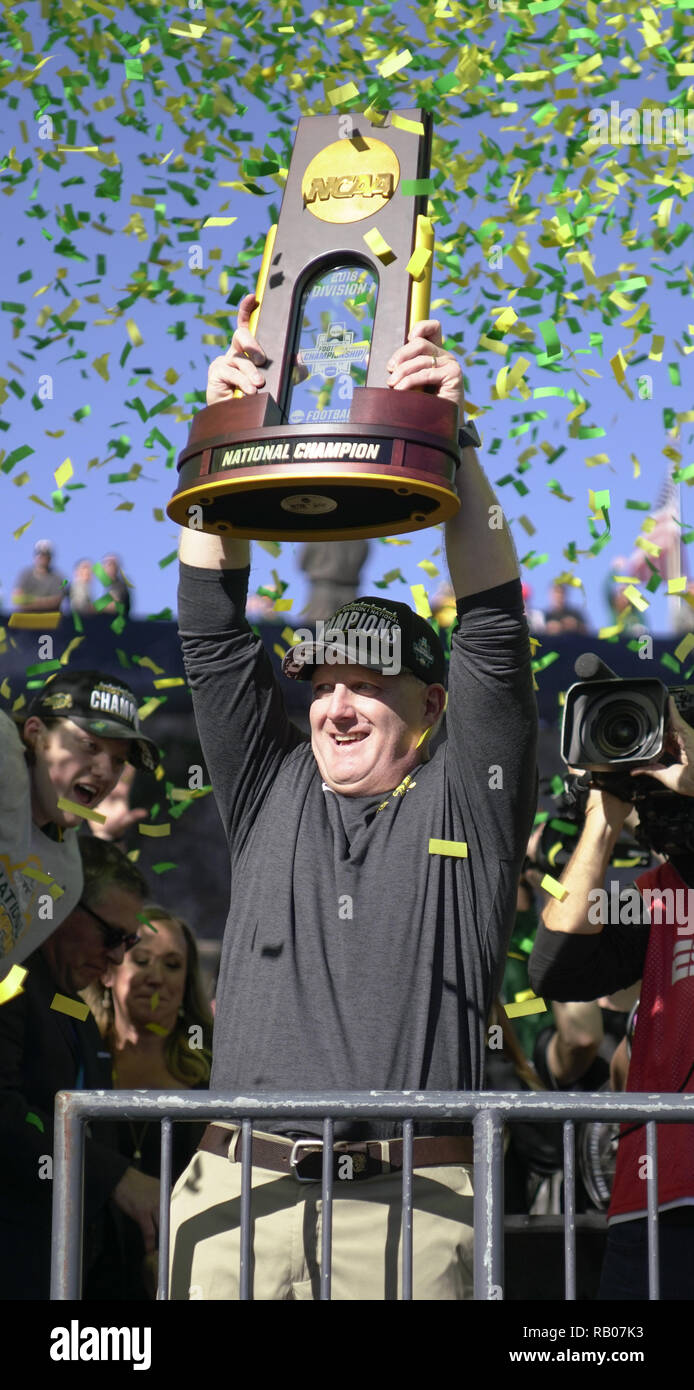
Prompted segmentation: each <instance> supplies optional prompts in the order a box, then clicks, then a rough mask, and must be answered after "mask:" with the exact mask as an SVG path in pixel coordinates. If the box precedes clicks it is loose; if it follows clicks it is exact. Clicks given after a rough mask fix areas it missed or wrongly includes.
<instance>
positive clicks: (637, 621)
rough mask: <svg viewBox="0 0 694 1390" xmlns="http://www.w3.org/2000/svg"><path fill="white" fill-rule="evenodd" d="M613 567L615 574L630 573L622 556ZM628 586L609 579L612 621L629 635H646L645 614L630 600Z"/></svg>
mask: <svg viewBox="0 0 694 1390" xmlns="http://www.w3.org/2000/svg"><path fill="white" fill-rule="evenodd" d="M612 568H613V570H614V573H615V574H620V575H626V574H628V573H629V561H628V560H625V559H624V558H623V557H622V556H620V557H619V558H618V559H617V560H615V562H614V565H613V567H612ZM636 582H638V581H636ZM627 587H628V586H627V584H626V583H624V584H616V583H614V582H613V580H612V579H611V578H608V580H607V583H606V585H605V598H606V599H607V602H608V605H609V609H610V617H611V620H612V623H613V624H616V625H618V626H619V627H620V628H621V630H622V632H625V633H627V634H628V636H629V637H646V636H647V635H648V628H647V627H646V624H645V623H644V621H643V614H642V613H639V612H638V611H637V609H636V608H634V605H633V604H632V603H630V602H629V599H628V598H627V596H626V593H625V589H626V588H627ZM692 617H694V614H692Z"/></svg>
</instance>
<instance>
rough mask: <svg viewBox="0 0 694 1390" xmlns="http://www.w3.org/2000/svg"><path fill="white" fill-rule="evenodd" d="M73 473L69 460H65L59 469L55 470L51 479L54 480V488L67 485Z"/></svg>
mask: <svg viewBox="0 0 694 1390" xmlns="http://www.w3.org/2000/svg"><path fill="white" fill-rule="evenodd" d="M74 471H75V470H74V468H73V467H72V463H71V462H70V459H65V460H64V462H63V463H61V465H60V467H59V468H56V470H55V473H54V474H53V477H54V478H55V485H56V487H63V486H64V484H65V483H69V481H70V479H71V477H72V475H73V473H74Z"/></svg>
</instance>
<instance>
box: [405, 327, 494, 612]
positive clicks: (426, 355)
mask: <svg viewBox="0 0 694 1390" xmlns="http://www.w3.org/2000/svg"><path fill="white" fill-rule="evenodd" d="M388 365H389V369H390V368H392V370H390V375H389V380H388V385H389V386H392V388H393V389H394V390H396V391H403V390H404V391H406V390H412V389H413V388H414V389H419V390H424V389H427V388H428V389H432V388H435V390H436V394H437V395H438V396H441V397H442V398H443V399H444V400H448V401H453V403H454V404H455V405H457V406H458V410H459V418H460V423H461V424H462V423H463V374H462V371H461V369H460V364H459V363H458V361H457V359H456V358H455V357H454V356H453V355H452V353H450V352H447V351H446V350H445V348H444V347H443V340H442V337H441V325H440V323H439V322H438V321H437V320H436V319H423V320H422V321H421V322H420V323H416V324H415V325H414V328H413V329H412V330H411V332H410V334H409V336H408V339H407V342H406V343H404V344H403V346H402V347H400V348H398V349H397V351H396V352H394V353H393V356H392V357H391V359H390V362H389V364H388ZM456 487H457V489H458V496H459V498H460V511H459V512H457V513H456V515H455V516H454V517H452V518H451V520H450V521H447V522H446V556H447V559H448V568H449V570H450V575H451V582H452V584H453V588H454V590H455V596H456V598H465V597H466V596H467V595H468V594H479V593H482V592H483V590H485V589H493V588H495V587H496V585H497V584H506V583H507V582H508V580H510V579H517V578H518V560H517V558H516V552H515V550H514V546H513V541H512V539H511V533H510V531H509V529H508V526H507V525H506V521H505V519H504V517H503V514H502V511H501V508H500V506H499V504H498V503H497V500H496V497H495V496H494V493H493V491H492V488H491V485H490V483H489V481H488V479H487V478H486V477H485V474H484V472H483V471H482V468H481V466H480V461H479V459H478V457H477V453H476V452H475V450H474V449H473V448H472V447H468V448H465V449H463V451H462V456H461V460H460V465H459V467H458V471H457V473H456Z"/></svg>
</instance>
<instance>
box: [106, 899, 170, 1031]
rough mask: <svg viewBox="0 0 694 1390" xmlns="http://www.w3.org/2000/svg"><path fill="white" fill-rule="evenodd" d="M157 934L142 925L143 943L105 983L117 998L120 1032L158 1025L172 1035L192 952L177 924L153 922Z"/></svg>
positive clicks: (115, 1014) (116, 1005) (131, 952)
mask: <svg viewBox="0 0 694 1390" xmlns="http://www.w3.org/2000/svg"><path fill="white" fill-rule="evenodd" d="M150 920H151V923H152V926H153V927H156V931H154V932H152V931H149V930H148V928H147V927H146V926H142V925H141V926H140V927H139V931H140V940H139V942H138V944H137V946H133V948H132V951H128V954H127V955H126V957H125V959H124V961H123V963H122V964H121V965H119V966H117V967H116V968H114V969H111V970H109V972H108V974H106V975H105V976H104V984H106V985H109V986H110V988H111V991H112V996H113V1009H114V1016H115V1022H116V1030H117V1032H118V1033H121V1032H123V1031H125V1030H127V1029H130V1028H133V1027H134V1028H136V1029H138V1030H142V1029H146V1027H147V1024H148V1023H156V1024H157V1025H158V1027H160V1028H165V1029H166V1031H167V1033H170V1032H171V1030H172V1028H173V1027H174V1024H175V1022H176V1018H177V1016H178V1010H179V1009H180V1007H181V1004H182V1003H183V995H184V993H185V984H186V969H187V960H188V950H187V946H186V939H185V937H184V935H183V932H182V930H181V928H180V927H179V925H178V923H177V922H161V921H159V920H158V919H157V918H156V917H153V918H151V919H150Z"/></svg>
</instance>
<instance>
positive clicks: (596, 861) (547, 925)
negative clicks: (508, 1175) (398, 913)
mask: <svg viewBox="0 0 694 1390" xmlns="http://www.w3.org/2000/svg"><path fill="white" fill-rule="evenodd" d="M668 712H669V724H668V730H667V734H666V738H665V743H664V748H663V753H664V755H665V759H666V760H663V761H660V762H658V763H653V764H651V765H650V766H648V767H647V768H646V767H642V768H640V769H639V770H638V772H632V773H631V776H632V777H634V776H637V775H640V776H642V777H643V776H644V775H646V776H648V777H649V778H650V779H652V780H653V781H654V782H655V783H660V784H661V786H662V787H663V788H664V789H665V791H666V792H669V793H671V794H674V795H675V796H676V797H694V731H693V730H692V729H691V728H690V727H689V725H688V724H687V723H686V722H685V720H684V719H683V718H682V717H681V715H680V714H679V712H678V710H677V708H676V705H675V703H674V701H673V699H672V698H670V699H669V700H668ZM668 755H669V756H670V757H671V758H672V760H673V761H671V762H670V763H669V765H668V762H667V757H668ZM623 788H624V783H623V781H622V783H621V786H620V790H622V789H623ZM657 791H658V788H657V786H656V787H654V792H657ZM667 800H668V801H670V797H668V798H667ZM630 809H631V803H630V802H629V801H627V800H625V799H623V798H622V797H621V796H616V795H613V794H612V793H611V792H609V791H605V790H604V789H593V790H592V791H591V792H590V794H589V796H588V801H587V804H586V813H585V824H584V827H583V830H582V833H581V835H580V838H579V840H578V843H577V846H576V849H575V851H574V854H573V855H572V857H571V859H570V861H569V863H568V864H567V866H566V868H565V870H564V872H563V873H562V876H561V882H562V885H563V887H564V888H565V890H566V896H565V897H564V898H563V900H562V901H559V900H558V899H554V898H553V899H552V900H551V901H550V902H549V903H548V905H547V907H546V909H545V912H544V914H543V920H542V923H541V925H540V928H539V931H538V934H537V937H536V941H535V948H534V951H533V955H532V957H531V962H530V981H531V984H532V986H533V988H534V989H535V991H536V992H537V993H538V994H543V995H548V996H549V997H551V998H553V999H560V1000H562V999H563V1000H575V999H579V1000H581V999H584V1000H588V999H594V998H595V996H596V995H597V994H611V993H613V992H615V991H616V990H619V989H623V988H625V987H627V986H628V985H632V984H634V982H635V981H637V980H638V979H639V978H641V977H643V984H642V988H641V999H640V1005H639V1013H638V1027H637V1028H636V1030H635V1033H634V1039H633V1050H632V1056H631V1063H630V1067H629V1074H628V1079H627V1090H629V1091H636V1092H646V1091H651V1092H652V1091H666V1092H688V1093H691V1092H694V1056H690V1054H691V1053H692V1051H693V1050H694V1049H693V1048H692V1042H691V1031H692V1030H691V1018H692V1011H693V1007H694V971H692V973H690V970H691V965H690V960H691V950H690V949H689V947H690V946H691V942H689V940H688V938H689V937H690V935H691V934H692V932H694V914H693V915H692V918H691V919H689V918H687V919H685V921H681V920H680V921H679V923H678V916H679V914H678V913H676V912H670V913H667V914H666V920H665V921H662V916H663V913H662V902H661V904H660V910H658V895H659V894H662V895H663V899H664V895H665V890H667V889H670V890H671V893H670V895H669V896H670V897H671V900H672V901H674V900H675V896H676V890H677V889H679V890H680V891H681V893H682V892H684V894H686V891H687V887H688V886H689V885H694V856H693V855H692V854H691V852H683V853H681V854H680V853H677V854H673V853H672V852H671V855H670V857H669V858H667V859H665V860H664V861H663V862H661V863H659V864H658V865H657V866H656V867H655V868H653V869H650V870H648V871H647V872H645V873H642V874H640V875H639V877H638V878H637V879H636V887H637V889H638V890H639V892H640V893H641V894H643V893H644V890H646V889H648V890H650V896H649V900H650V901H651V903H653V906H654V909H655V911H654V917H656V918H657V920H656V921H654V923H653V924H651V921H650V917H649V913H648V911H647V909H646V905H645V903H644V904H642V913H641V920H640V921H636V922H635V923H634V924H633V925H631V924H630V922H631V920H632V919H631V914H630V915H629V919H628V920H624V921H614V920H610V921H609V924H608V925H607V930H603V914H602V913H600V914H597V915H596V913H595V912H594V911H593V910H592V906H591V905H592V904H594V903H595V902H596V900H597V898H598V896H599V895H598V893H597V892H596V890H602V889H603V883H604V878H605V874H606V872H607V866H608V864H609V863H610V861H611V859H612V856H613V853H614V849H615V845H616V843H617V840H618V838H619V836H620V833H621V831H622V828H623V826H624V823H625V821H626V819H627V816H628V815H629V812H630ZM692 810H693V812H694V807H692ZM672 890H674V891H672ZM684 900H685V901H688V899H687V898H685V899H684ZM665 901H667V900H666V899H665ZM623 915H624V917H625V918H626V913H624V914H623ZM668 919H671V920H668ZM685 955H686V962H684V964H683V960H684V956H685ZM658 1154H659V1158H658V1206H659V1210H660V1212H662V1213H663V1215H662V1216H661V1217H660V1221H659V1227H660V1265H661V1272H660V1277H661V1297H662V1298H664V1299H685V1298H691V1297H692V1295H694V1229H693V1226H694V1221H693V1219H692V1218H694V1130H692V1127H691V1126H690V1125H669V1124H668V1125H663V1126H660V1127H659V1129H658ZM647 1177H648V1165H647V1163H646V1155H645V1133H644V1127H643V1125H640V1124H634V1125H628V1126H624V1127H623V1128H622V1133H621V1138H620V1143H619V1151H618V1157H617V1168H616V1173H615V1181H614V1187H613V1190H612V1200H611V1203H610V1208H609V1215H608V1222H609V1232H608V1241H607V1251H606V1256H605V1263H604V1266H603V1273H602V1281H601V1286H600V1294H599V1297H600V1298H602V1299H647V1298H648V1276H647V1233H646V1210H647V1195H646V1193H647V1189H646V1180H647Z"/></svg>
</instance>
